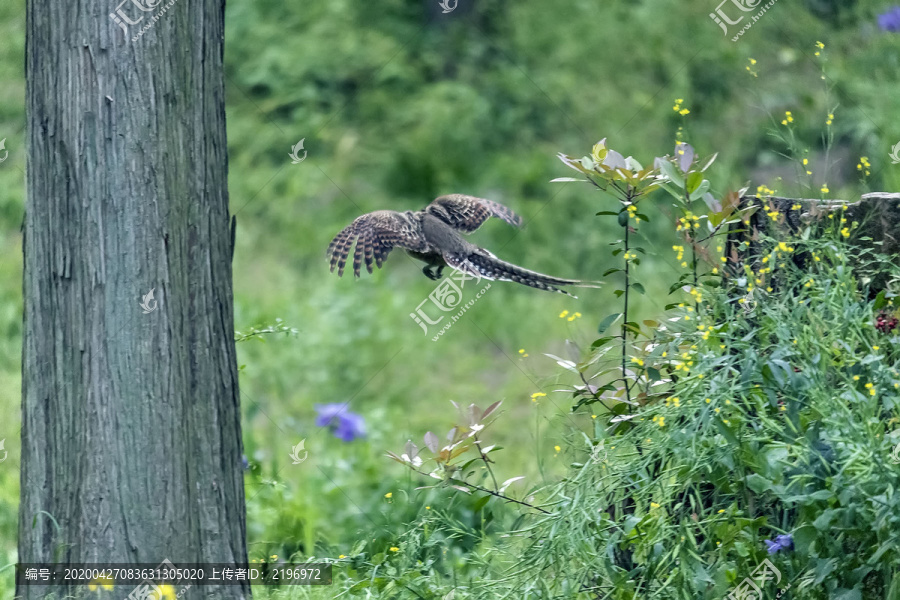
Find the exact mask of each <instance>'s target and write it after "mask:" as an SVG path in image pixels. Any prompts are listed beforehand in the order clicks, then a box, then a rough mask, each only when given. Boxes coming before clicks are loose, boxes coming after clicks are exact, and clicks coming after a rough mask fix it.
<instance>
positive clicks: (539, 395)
mask: <svg viewBox="0 0 900 600" xmlns="http://www.w3.org/2000/svg"><path fill="white" fill-rule="evenodd" d="M546 395H547V394H545V393H544V392H535V393H533V394H532V395H531V401H532V402H537V399H538V398H543V397H544V396H546Z"/></svg>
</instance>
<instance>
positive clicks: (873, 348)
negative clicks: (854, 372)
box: [872, 346, 881, 350]
mask: <svg viewBox="0 0 900 600" xmlns="http://www.w3.org/2000/svg"><path fill="white" fill-rule="evenodd" d="M872 350H881V346H872Z"/></svg>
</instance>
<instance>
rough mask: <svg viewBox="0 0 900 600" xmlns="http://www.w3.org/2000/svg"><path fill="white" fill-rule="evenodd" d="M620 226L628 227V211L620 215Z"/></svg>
mask: <svg viewBox="0 0 900 600" xmlns="http://www.w3.org/2000/svg"><path fill="white" fill-rule="evenodd" d="M619 225H620V226H621V227H625V226H626V225H628V211H625V210H623V211H622V212H620V213H619Z"/></svg>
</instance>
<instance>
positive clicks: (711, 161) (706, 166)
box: [700, 152, 719, 171]
mask: <svg viewBox="0 0 900 600" xmlns="http://www.w3.org/2000/svg"><path fill="white" fill-rule="evenodd" d="M717 156H719V153H718V152H716V153H715V154H713V155H712V156H710V157H709V160H707V161H706V164H704V165H703V168H702V169H700V170H701V171H705V170H707V169H708V168H709V167H710V166H711V165H712V164H713V163H714V162H716V157H717Z"/></svg>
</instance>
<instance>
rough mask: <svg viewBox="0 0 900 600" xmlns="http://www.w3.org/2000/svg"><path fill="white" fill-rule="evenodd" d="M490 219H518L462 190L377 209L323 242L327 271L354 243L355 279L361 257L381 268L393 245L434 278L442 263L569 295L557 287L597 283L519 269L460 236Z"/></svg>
mask: <svg viewBox="0 0 900 600" xmlns="http://www.w3.org/2000/svg"><path fill="white" fill-rule="evenodd" d="M491 217H497V218H499V219H502V220H504V221H506V222H507V223H509V224H510V225H513V226H515V227H521V226H522V217H520V216H519V215H517V214H516V213H514V212H513V211H511V210H510V209H508V208H506V207H505V206H503V205H502V204H500V203H498V202H493V201H491V200H485V199H483V198H476V197H474V196H466V195H463V194H450V195H447V196H441V197H439V198H436V199H435V200H434V201H433V202H432V203H431V204H429V205H428V206H426V207H425V208H424V209H422V210H419V211H411V210H407V211H405V212H397V211H393V210H377V211H375V212H371V213H368V214H365V215H362V216H360V217H357V218H356V220H354V221H353V223H351V224H350V225H349V226H347V227H345V228H344V229H343V230H342V231H341V232H340V233H339V234H337V235H336V236H335V238H334V239H333V240H332V241H331V244H330V245H329V246H328V256H329V258H330V259H331V271H332V272H334V269H335V267H337V270H338V276H342V275H343V274H344V266H345V265H346V264H347V258H348V256H349V254H350V250H351V249H353V245H354V244H356V247H355V249H354V251H353V274H354V275H356V276H357V277H359V272H360V267H361V266H362V263H363V261H365V264H366V269H367V270H368V271H369V273H371V272H372V264H373V262H374V263H375V264H377V265H378V268H381V264H382V263H383V262H384V259H385V258H387V255H388V253H390V251H391V250H392V249H394V248H395V247H397V248H403V249H404V250H406V252H407V253H408V254H409V255H410V256H412V257H413V258H416V259H418V260H421V261H423V262H425V267H424V268H423V269H422V272H423V273H425V275H426V276H427V277H428V278H429V279H434V280H437V279H440V278H441V275H442V271H443V269H444V267H450V268H452V269H455V270H457V271H461V272H463V273H466V274H469V275H473V276H475V277H478V278H484V279H489V280H492V281H493V280H497V281H514V282H516V283H521V284H523V285H527V286H530V287H533V288H537V289H539V290H546V291H548V292H560V293H563V294H567V295H569V296H571V295H572V294H569V293H568V292H567V291H565V290H563V289H560V287H562V286H578V287H599V285H597V284H596V283H593V282H585V281H579V280H577V279H562V278H560V277H551V276H550V275H544V274H543V273H537V272H535V271H529V270H528V269H523V268H522V267H519V266H517V265H514V264H512V263H508V262H505V261H502V260H500V259H499V258H497V257H496V256H494V255H493V254H491V253H490V252H488V251H487V250H485V249H484V248H481V247H479V246H476V245H475V244H473V243H471V242H469V241H468V240H466V239H465V238H463V237H462V235H460V234H461V233H465V234H469V233H472V232H473V231H475V230H476V229H478V228H479V227H481V225H482V224H483V223H484V222H485V221H487V220H488V219H489V218H491Z"/></svg>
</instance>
